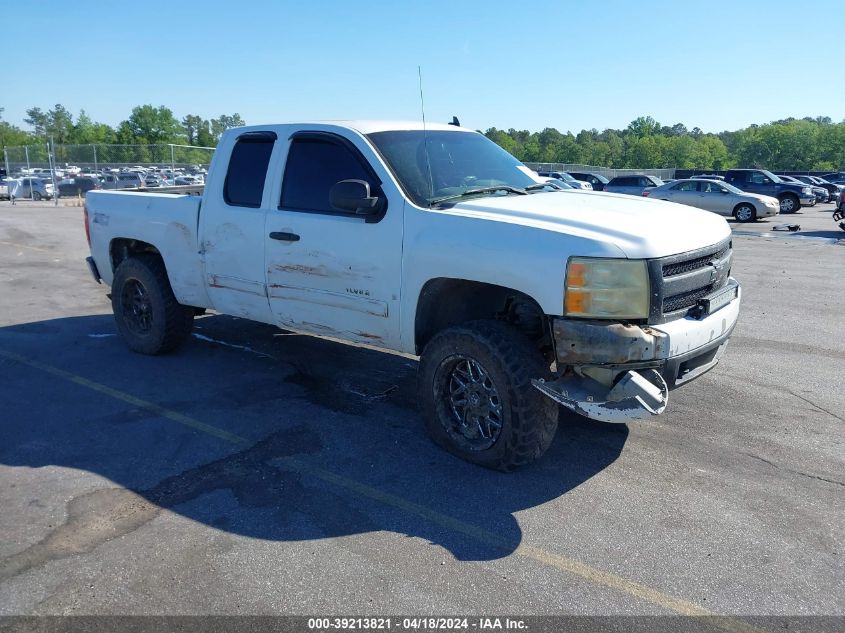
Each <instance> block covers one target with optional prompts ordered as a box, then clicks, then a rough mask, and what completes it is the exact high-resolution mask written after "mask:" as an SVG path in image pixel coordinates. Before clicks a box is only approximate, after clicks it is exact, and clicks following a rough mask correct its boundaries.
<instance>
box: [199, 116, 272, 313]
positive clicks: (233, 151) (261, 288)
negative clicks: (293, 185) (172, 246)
mask: <svg viewBox="0 0 845 633" xmlns="http://www.w3.org/2000/svg"><path fill="white" fill-rule="evenodd" d="M275 143H276V133H275V132H273V131H271V130H266V131H265V130H257V131H250V132H245V133H243V134H241V135H240V136H238V137H237V138H236V139H233V140H231V141H229V142H228V143H227V145H226V146H224V147H218V149H217V151H218V152H221V153H222V155H228V161H226V160H221V161H219V164H216V165H215V169H219V168H221V167H222V168H223V169H225V170H226V173H225V174H224V173H216V172H215V174H214V178H211V179H209V185H210V187H207V188H206V190H205V192H204V195H203V202H202V208H201V210H200V221H201V224H202V226H201V232H200V253H201V254H202V255H203V260H204V264H205V280H206V285H207V286H208V296H209V298H210V299H211V304H212V307H214V309H215V310H217V311H219V312H223V313H225V314H231V315H233V316H240V317H244V318H248V319H252V320H255V321H262V322H264V323H272V322H273V318H272V315H271V313H270V305H269V303H268V301H267V291H266V287H265V279H264V216H265V215H266V213H267V209H268V208H269V207H270V205H271V202H270V194H269V188H268V187H266V186H265V185H266V183H267V181H268V171H269V165H270V160H271V156H272V154H273V149H274V147H275Z"/></svg>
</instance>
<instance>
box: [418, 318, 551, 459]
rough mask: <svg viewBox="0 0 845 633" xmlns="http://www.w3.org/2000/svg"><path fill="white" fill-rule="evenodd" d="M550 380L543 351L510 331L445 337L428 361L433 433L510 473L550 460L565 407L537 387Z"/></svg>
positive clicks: (424, 366)
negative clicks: (560, 408) (560, 413)
mask: <svg viewBox="0 0 845 633" xmlns="http://www.w3.org/2000/svg"><path fill="white" fill-rule="evenodd" d="M548 375H549V367H548V363H546V362H545V361H544V359H543V355H542V354H541V353H540V351H539V350H537V349H536V348H535V347H534V346H533V344H532V343H531V341H529V340H528V338H527V337H525V336H524V335H523V334H522V333H521V332H519V331H518V330H516V329H514V328H513V327H511V326H509V325H507V324H505V323H502V322H498V321H474V322H471V323H467V324H464V325H460V326H457V327H453V328H449V329H447V330H444V331H442V332H440V333H439V334H437V335H436V336H435V337H434V338H433V339H432V340H431V341H430V342H429V343H428V345H426V347H425V350H424V351H423V354H422V359H421V361H420V370H419V400H420V404H421V407H422V413H423V416H424V418H425V425H426V430H427V431H428V433H429V435H430V436H431V438H432V439H433V440H434V441H435V442H436V443H437V444H438V445H440V446H441V447H443V448H445V449H446V450H447V451H449V452H450V453H452V454H454V455H457V456H458V457H460V458H462V459H464V460H466V461H469V462H472V463H474V464H479V465H481V466H485V467H487V468H494V469H497V470H503V471H510V470H513V469H514V468H517V467H519V466H523V465H525V464H528V463H530V462H532V461H534V460H535V459H537V458H538V457H540V456H541V455H542V454H543V453H545V452H546V450H547V449H548V447H549V445H550V444H551V442H552V439H553V438H554V434H555V431H556V430H557V417H558V407H557V405H556V404H555V403H554V402H553V401H552V400H550V399H549V398H547V397H546V396H544V395H543V394H541V393H540V392H539V391H538V390H537V389H535V388H534V387H533V385H532V384H531V379H532V378H546V377H548Z"/></svg>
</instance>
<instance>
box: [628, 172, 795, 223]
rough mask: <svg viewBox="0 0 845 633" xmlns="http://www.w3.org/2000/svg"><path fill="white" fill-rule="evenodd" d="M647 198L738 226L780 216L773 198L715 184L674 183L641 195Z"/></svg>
mask: <svg viewBox="0 0 845 633" xmlns="http://www.w3.org/2000/svg"><path fill="white" fill-rule="evenodd" d="M643 195H644V196H645V195H647V196H648V197H649V198H652V199H656V200H668V201H670V202H678V203H680V204H687V205H689V206H691V207H698V208H699V209H706V210H707V211H712V212H713V213H718V214H719V215H725V216H728V217H731V216H732V217H734V218H736V219H737V220H738V221H739V222H753V221H754V220H756V219H758V218H768V217H771V216H774V215H777V214H778V213H780V202H778V199H777V198H772V197H771V196H764V195H762V194H758V193H747V192H745V191H742V190H741V189H737V188H736V187H734V186H733V185H731V184H728V183H726V182H721V181H719V180H703V179H701V178H685V179H683V180H674V181H672V182H668V183H666V184H664V185H661V186H659V187H656V188H654V189H652V190H650V191H647V192H643Z"/></svg>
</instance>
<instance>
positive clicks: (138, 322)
mask: <svg viewBox="0 0 845 633" xmlns="http://www.w3.org/2000/svg"><path fill="white" fill-rule="evenodd" d="M111 302H112V310H113V312H114V320H115V322H116V323H117V330H118V332H120V336H121V337H122V338H123V340H124V341H125V342H126V344H127V345H128V346H129V348H130V349H132V350H133V351H136V352H140V353H141V354H150V355H154V354H164V353H166V352H170V351H172V350H174V349H176V348H177V347H178V346H179V345H181V344H182V343H183V342H184V340H185V339H186V338H187V337H188V335H189V334H190V333H191V329H192V328H193V323H194V309H193V308H191V307H188V306H183V305H181V304H180V303H179V302H177V301H176V297H175V296H174V295H173V290H172V289H171V287H170V281H169V280H168V279H167V271H166V270H165V268H164V262H162V260H161V258H160V257H158V256H156V255H140V256H137V257H130V258H128V259H125V260H123V261H122V262H121V263H120V265H119V266H118V267H117V271H116V272H115V275H114V281H113V283H112V299H111Z"/></svg>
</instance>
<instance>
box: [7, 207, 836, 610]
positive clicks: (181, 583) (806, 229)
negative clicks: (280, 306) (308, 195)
mask: <svg viewBox="0 0 845 633" xmlns="http://www.w3.org/2000/svg"><path fill="white" fill-rule="evenodd" d="M832 211H833V205H821V206H819V207H816V208H813V209H805V210H804V212H803V213H800V214H796V215H794V216H781V217H778V218H776V219H775V220H774V221H771V222H759V223H756V224H754V225H733V228H735V229H736V230H737V235H736V237H735V240H734V248H735V264H734V275H735V276H736V277H737V278H739V280H740V282H741V283H742V284H743V293H744V294H743V302H744V303H743V311H742V315H741V318H740V322H739V325H738V326H737V329H736V331H735V334H734V336H733V339H732V342H731V345H730V347H729V349H728V352H727V354H726V356H725V357H724V359H723V361H722V362H721V363H720V365H719V366H718V367H717V368H716V369H715V370H714V371H712V372H710V373H708V374H707V375H705V376H704V377H702V378H701V379H699V380H697V381H695V382H693V383H691V384H690V385H687V386H686V387H684V388H681V389H679V390H677V391H675V392H673V393H672V395H671V398H670V403H669V407H668V410H667V413H666V414H665V415H663V416H660V417H657V418H654V419H652V420H650V421H647V422H644V423H639V424H637V425H633V424H632V425H629V426H617V425H606V424H600V423H596V422H590V421H586V420H582V419H580V418H577V417H574V416H570V415H562V418H561V425H560V429H559V431H558V434H557V437H556V440H555V442H554V444H553V446H552V448H551V450H550V451H549V453H548V454H547V455H546V456H545V458H544V459H543V460H542V461H540V462H538V463H537V464H535V465H532V466H530V467H528V468H525V469H522V470H520V471H517V472H515V473H512V474H509V475H505V474H501V473H495V472H490V471H486V470H483V469H480V468H477V467H474V466H471V465H469V464H466V463H463V462H461V461H458V460H456V459H454V458H453V457H451V456H449V455H447V454H446V453H444V452H442V451H440V450H439V449H437V448H436V447H435V446H434V445H433V444H432V443H430V442H429V440H428V439H427V438H426V436H425V434H424V431H423V428H422V423H421V421H420V419H419V417H418V414H417V412H416V405H415V397H414V383H415V371H416V363H415V361H413V360H410V359H407V358H403V357H397V356H390V355H383V354H379V353H376V352H374V351H372V350H368V349H363V348H356V347H348V346H343V345H340V344H338V343H334V342H331V341H328V340H324V339H317V338H311V337H304V336H299V335H296V334H290V333H285V332H282V331H279V330H276V329H273V328H271V327H268V326H264V325H260V324H254V323H250V322H247V321H243V320H239V319H235V318H231V317H225V316H219V315H207V316H204V317H201V318H198V319H197V321H196V330H195V336H194V337H193V339H192V340H191V341H190V342H189V344H187V345H186V346H185V347H183V348H182V349H181V350H180V351H179V352H178V353H176V354H173V355H170V356H164V357H156V358H150V357H144V356H139V355H136V354H132V353H130V352H129V351H128V350H127V349H126V348H125V347H124V345H123V344H122V342H121V341H120V340H119V339H118V338H117V337H116V335H115V333H116V329H115V326H114V323H113V320H112V317H111V312H110V305H109V302H108V300H107V299H106V296H105V293H106V291H107V289H106V288H104V287H103V286H98V285H97V284H95V283H94V282H93V280H92V279H91V277H90V275H89V273H88V271H87V268H86V267H85V264H84V261H83V260H84V257H85V256H86V255H87V246H86V243H85V237H84V232H83V228H82V219H81V215H82V212H81V209H79V208H74V207H63V206H59V207H53V206H52V205H51V204H40V205H39V204H33V203H29V202H20V203H19V204H17V205H15V206H14V207H13V206H11V205H10V204H9V203H7V202H4V203H0V508H2V511H0V534H2V535H3V537H2V539H0V615H11V614H208V613H213V614H246V613H249V614H322V613H331V614H358V615H383V614H401V613H414V614H448V613H468V614H485V613H507V614H678V613H680V614H708V613H716V614H729V615H819V614H827V615H845V592H843V591H842V587H843V586H845V565H843V548H845V527H843V517H845V474H843V473H845V417H844V416H845V414H843V411H845V395H843V386H842V380H841V378H842V376H843V373H845V372H843V368H845V337H843V335H842V332H843V328H842V318H843V315H845V295H843V293H842V290H841V288H842V284H841V280H842V268H843V266H842V264H843V261H845V242H842V241H838V240H840V239H845V232H842V231H841V230H839V229H838V228H837V227H836V225H835V224H834V223H833V221H832V220H831V219H830V214H831V213H832ZM784 222H786V223H798V224H801V226H802V231H801V232H800V233H799V234H790V233H777V232H772V231H770V229H771V228H772V226H773V225H775V224H779V223H784ZM746 232H751V233H759V234H760V235H759V236H758V235H748V234H746Z"/></svg>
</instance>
